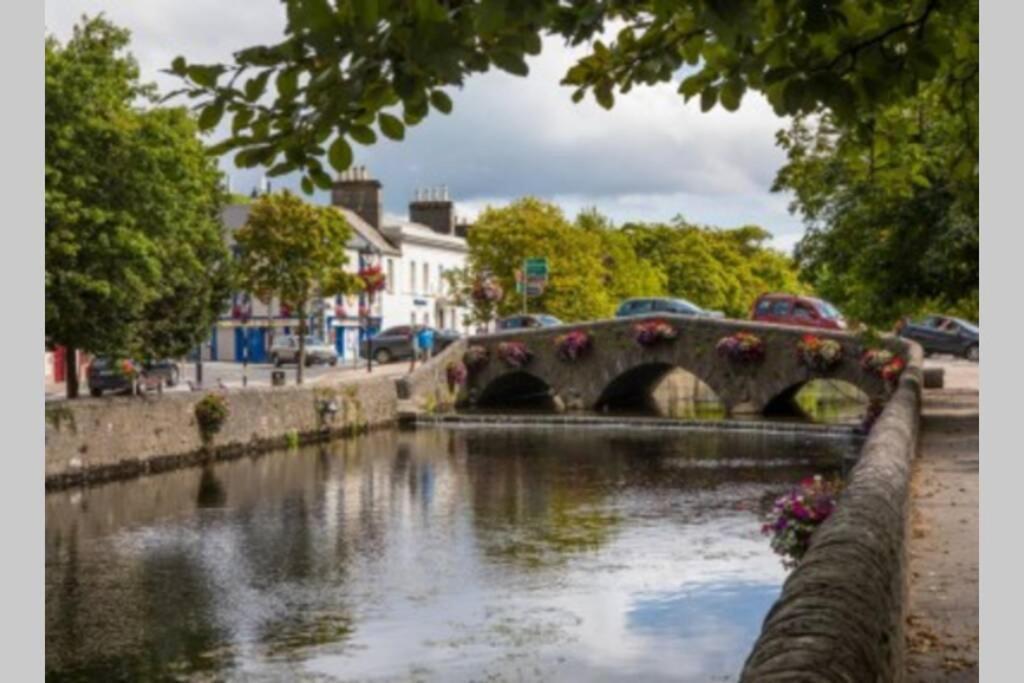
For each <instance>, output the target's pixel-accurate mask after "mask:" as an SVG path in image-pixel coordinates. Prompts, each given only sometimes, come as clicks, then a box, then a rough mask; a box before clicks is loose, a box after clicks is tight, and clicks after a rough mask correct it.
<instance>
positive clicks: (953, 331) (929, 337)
mask: <svg viewBox="0 0 1024 683" xmlns="http://www.w3.org/2000/svg"><path fill="white" fill-rule="evenodd" d="M899 335H900V336H901V337H904V338H906V339H912V340H914V341H916V342H917V343H918V344H920V345H921V348H922V349H924V352H925V354H926V355H931V354H933V353H949V354H952V355H954V356H962V357H964V358H966V359H968V360H972V361H975V362H977V361H978V359H979V358H980V346H981V337H980V335H979V332H978V326H977V325H976V324H974V323H972V322H968V321H967V320H962V319H960V318H951V317H949V316H945V315H928V316H925V317H924V318H921V319H920V320H907V321H904V322H903V323H902V324H901V325H900V329H899Z"/></svg>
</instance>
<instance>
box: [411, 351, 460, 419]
mask: <svg viewBox="0 0 1024 683" xmlns="http://www.w3.org/2000/svg"><path fill="white" fill-rule="evenodd" d="M465 351H466V340H465V339H459V340H457V341H455V342H452V343H451V344H449V345H448V346H447V347H446V348H445V350H444V351H442V352H441V353H439V354H437V355H436V356H434V357H433V358H431V359H430V360H429V361H427V362H426V363H423V364H422V365H420V366H419V367H418V368H416V369H415V370H413V371H412V372H411V373H409V374H408V375H406V376H404V377H401V378H399V379H398V380H397V384H398V397H399V398H400V399H403V400H409V401H411V402H412V404H413V406H412V407H414V408H415V409H416V410H417V411H426V412H428V413H431V412H436V411H437V410H438V409H442V408H451V407H453V405H452V404H453V403H454V401H455V399H456V397H457V396H456V392H454V391H452V390H451V389H449V387H448V376H447V373H448V370H447V368H448V363H449V362H451V361H461V360H462V354H463V353H465Z"/></svg>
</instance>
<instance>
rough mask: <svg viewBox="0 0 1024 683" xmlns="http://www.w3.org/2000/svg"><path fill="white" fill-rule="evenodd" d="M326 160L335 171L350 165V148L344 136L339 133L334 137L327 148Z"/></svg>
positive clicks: (342, 169)
mask: <svg viewBox="0 0 1024 683" xmlns="http://www.w3.org/2000/svg"><path fill="white" fill-rule="evenodd" d="M327 161H328V162H330V164H331V168H333V169H334V170H335V171H339V172H340V171H344V170H345V169H347V168H348V167H349V166H351V165H352V148H351V147H350V146H349V144H348V143H347V142H345V138H343V137H341V136H340V135H339V136H338V137H336V138H334V142H332V143H331V147H330V149H328V150H327Z"/></svg>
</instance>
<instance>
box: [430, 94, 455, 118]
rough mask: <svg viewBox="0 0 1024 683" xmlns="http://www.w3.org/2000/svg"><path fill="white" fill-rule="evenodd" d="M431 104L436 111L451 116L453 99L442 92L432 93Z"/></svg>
mask: <svg viewBox="0 0 1024 683" xmlns="http://www.w3.org/2000/svg"><path fill="white" fill-rule="evenodd" d="M430 103H431V104H432V105H434V109H436V110H438V111H439V112H441V113H442V114H450V113H451V111H452V100H451V98H450V97H448V95H447V94H445V93H444V92H442V91H440V90H435V91H433V92H432V93H430Z"/></svg>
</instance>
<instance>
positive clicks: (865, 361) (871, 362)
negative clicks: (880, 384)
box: [860, 349, 907, 384]
mask: <svg viewBox="0 0 1024 683" xmlns="http://www.w3.org/2000/svg"><path fill="white" fill-rule="evenodd" d="M860 365H861V367H862V368H864V369H865V370H866V371H868V372H870V373H871V374H873V375H877V376H878V377H881V378H882V379H884V380H885V381H886V382H888V383H889V384H893V383H895V382H896V380H898V379H899V377H900V375H901V374H903V369H904V368H905V367H906V366H907V362H906V361H905V360H903V358H902V357H901V356H899V355H897V354H895V353H893V352H892V351H889V350H888V349H868V350H867V351H865V352H864V355H862V356H861V359H860Z"/></svg>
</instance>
